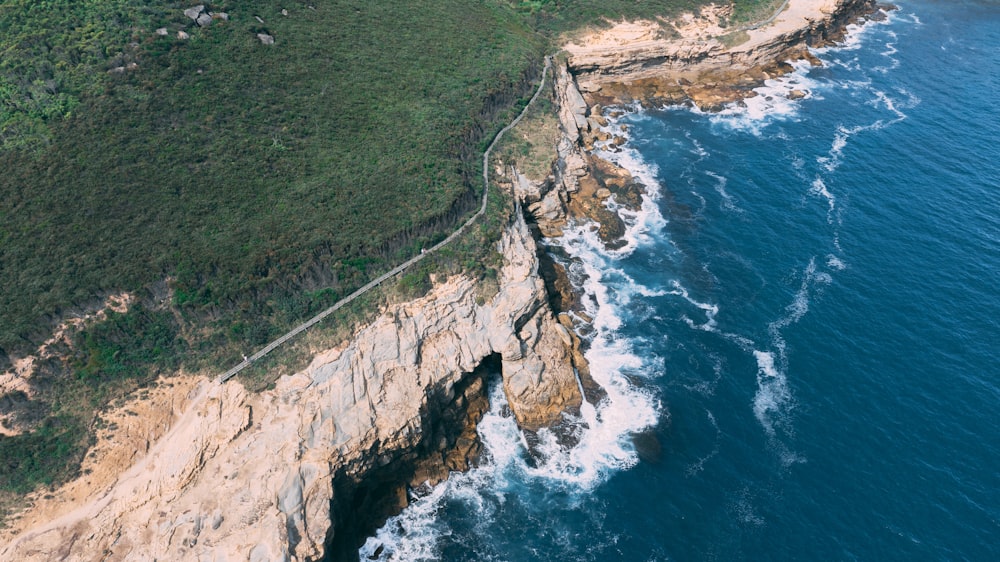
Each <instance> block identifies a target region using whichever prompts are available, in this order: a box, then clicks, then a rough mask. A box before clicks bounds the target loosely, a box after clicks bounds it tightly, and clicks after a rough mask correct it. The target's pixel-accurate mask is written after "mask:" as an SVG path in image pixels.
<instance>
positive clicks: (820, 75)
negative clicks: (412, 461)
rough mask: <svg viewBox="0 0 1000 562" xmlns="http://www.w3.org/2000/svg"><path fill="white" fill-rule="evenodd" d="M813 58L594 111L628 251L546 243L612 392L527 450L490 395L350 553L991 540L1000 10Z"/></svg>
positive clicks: (932, 547)
mask: <svg viewBox="0 0 1000 562" xmlns="http://www.w3.org/2000/svg"><path fill="white" fill-rule="evenodd" d="M815 54H816V55H817V56H818V57H819V58H820V59H821V60H823V61H824V65H823V67H818V68H813V67H810V66H809V65H807V64H805V65H799V66H797V67H796V71H795V72H794V73H792V74H790V75H788V76H785V77H783V78H781V79H778V80H774V81H770V82H768V84H767V85H766V86H764V87H763V88H761V89H760V90H759V91H760V95H759V96H757V97H756V98H752V99H750V100H748V101H747V103H746V106H745V107H744V106H737V105H734V106H732V107H730V108H729V109H727V110H725V111H723V112H721V113H718V114H707V113H701V112H699V111H696V110H692V109H687V108H661V109H656V110H638V109H632V110H630V111H628V112H626V113H625V114H624V115H622V116H621V117H619V118H617V119H615V120H614V122H613V123H612V124H611V125H610V127H611V128H614V129H617V130H621V127H622V126H625V127H626V128H627V135H628V138H629V142H628V143H627V145H626V147H625V149H624V150H622V151H620V152H610V151H608V152H604V155H605V156H606V157H607V158H609V159H611V160H614V161H615V162H617V163H619V164H620V165H622V166H625V167H627V168H628V169H630V170H631V171H632V172H633V174H634V175H635V176H636V177H637V178H639V179H640V180H641V181H642V182H643V183H644V184H645V185H646V186H647V188H648V196H647V198H646V202H645V204H644V206H643V209H642V211H641V212H638V213H633V214H631V215H629V216H628V222H629V225H630V226H629V232H628V241H629V244H628V245H627V246H626V247H625V248H623V249H621V250H619V251H615V252H609V251H606V250H605V249H603V247H602V246H601V244H600V243H599V241H598V240H597V239H596V236H595V235H594V233H592V232H590V231H589V229H587V228H585V227H579V228H574V229H570V230H568V231H567V233H566V235H565V236H564V237H563V238H562V239H561V240H560V241H559V244H560V245H562V246H563V247H564V248H565V250H566V251H567V253H568V254H569V255H571V256H572V258H573V259H572V260H571V261H567V265H569V267H570V272H571V275H572V278H573V279H574V280H575V282H577V283H578V284H579V285H580V287H582V289H583V291H584V292H585V293H586V294H587V295H588V296H587V298H584V302H585V303H586V306H587V311H586V312H587V314H588V316H590V317H591V318H593V323H592V330H591V331H589V332H588V338H589V339H590V349H589V351H588V352H587V356H588V359H589V360H590V362H591V366H592V370H593V373H594V377H595V379H597V380H598V382H600V383H602V384H603V386H604V387H605V388H606V389H607V390H608V399H607V400H606V401H605V402H603V403H602V404H600V405H599V406H598V407H597V408H585V409H584V411H583V412H582V414H581V418H582V419H581V420H580V422H581V423H580V426H581V428H582V429H581V434H580V436H581V441H580V443H579V445H577V446H576V447H574V448H573V449H571V450H569V451H563V450H561V449H560V448H559V447H558V446H557V445H556V444H555V439H554V437H553V436H551V435H547V434H544V433H543V435H542V436H541V437H542V444H541V447H540V448H541V451H542V453H543V454H542V458H541V459H540V460H532V459H530V458H529V456H528V455H527V453H526V449H525V445H524V439H523V437H522V436H521V435H520V433H519V432H518V431H517V428H516V426H515V425H514V423H513V421H512V420H511V419H510V418H509V416H505V412H504V409H503V395H502V392H500V391H499V389H494V391H493V395H492V404H493V408H492V410H491V411H490V412H489V413H488V414H487V416H486V418H485V419H484V420H483V422H482V423H481V424H480V434H481V436H482V438H483V442H484V446H485V449H486V451H487V454H486V458H485V461H484V463H483V466H481V467H480V468H478V469H474V470H472V471H470V472H468V473H465V474H456V475H453V476H452V478H451V479H449V480H448V481H447V482H445V483H443V484H441V485H439V486H437V487H436V488H434V489H433V490H432V491H431V492H430V494H428V495H427V496H425V497H422V498H420V499H419V500H417V501H415V502H414V503H413V504H412V505H411V506H410V507H409V508H407V509H406V510H405V511H404V512H403V513H402V514H400V515H399V516H397V517H394V518H392V519H390V520H389V521H388V522H387V523H386V525H385V526H384V527H383V528H382V529H380V530H379V531H378V533H377V535H376V536H374V537H372V538H370V539H369V540H368V542H367V543H366V545H365V546H364V547H363V548H362V549H361V552H360V553H359V554H360V556H361V558H362V559H369V558H371V559H380V560H406V561H416V560H445V561H470V562H471V561H476V562H485V561H533V560H553V561H606V560H622V561H666V560H725V561H729V560H983V561H992V560H1000V109H998V108H1000V3H998V2H996V1H983V0H978V1H976V0H952V1H947V2H944V1H932V0H909V1H906V2H901V3H900V5H899V10H897V11H894V12H892V13H891V15H890V17H889V19H888V20H887V21H883V22H870V23H868V24H865V25H864V26H861V27H857V26H855V27H853V28H852V29H851V30H850V33H849V35H848V39H847V41H846V42H845V43H844V44H843V45H839V46H836V47H831V48H824V49H819V50H816V51H815ZM792 89H797V90H805V91H808V95H807V96H806V98H805V99H801V100H796V101H790V100H788V99H787V92H788V91H789V90H792Z"/></svg>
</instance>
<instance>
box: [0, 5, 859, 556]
mask: <svg viewBox="0 0 1000 562" xmlns="http://www.w3.org/2000/svg"><path fill="white" fill-rule="evenodd" d="M792 4H796V5H799V4H810V5H817V6H818V5H822V6H827V5H831V6H832V9H831V10H829V11H828V12H823V17H820V18H817V19H815V20H812V21H811V22H810V23H809V25H807V26H805V27H802V26H799V27H797V28H795V29H791V30H789V31H787V32H782V33H773V32H768V31H767V30H763V31H762V32H761V33H762V34H764V35H767V34H768V33H770V35H768V37H769V39H768V40H759V39H758V38H757V37H756V35H755V36H753V37H751V38H750V39H748V42H747V43H744V44H742V45H739V46H736V47H733V48H727V47H725V46H724V45H722V43H719V42H718V41H716V40H714V39H713V40H709V41H703V42H702V43H704V45H702V44H701V43H697V42H696V43H694V44H693V43H690V42H685V41H686V40H685V39H684V38H683V37H682V38H681V39H680V40H677V39H672V40H671V41H672V43H671V41H659V40H657V42H654V43H652V44H650V43H649V42H648V41H646V40H645V39H643V40H642V41H638V42H633V43H634V44H630V43H629V42H628V41H625V40H622V41H619V42H618V44H617V47H616V46H614V45H612V46H610V47H608V48H607V49H603V50H602V49H601V48H596V47H593V46H591V47H587V49H589V50H587V49H584V50H579V49H577V50H574V49H573V48H572V46H569V47H567V56H566V59H565V61H564V63H563V64H561V65H559V67H558V68H557V69H556V73H557V76H556V81H555V85H554V97H555V100H556V103H557V106H558V112H559V115H558V117H559V124H560V129H561V133H562V134H561V139H560V140H559V143H558V145H557V146H556V147H554V150H553V153H552V162H553V165H552V169H551V174H550V175H549V176H548V177H547V178H545V179H544V180H542V181H532V180H530V179H528V178H526V177H524V175H522V174H521V173H519V172H518V171H517V170H516V169H514V168H512V167H507V166H501V167H500V169H499V170H498V171H499V172H500V173H501V175H502V176H504V177H505V178H506V180H507V182H508V185H509V189H511V190H512V191H513V193H514V195H515V199H516V200H517V201H519V202H520V204H521V205H523V206H524V208H523V212H518V213H517V214H516V216H515V217H514V221H513V222H512V224H510V225H509V226H508V227H507V228H506V230H505V232H504V233H503V236H502V239H501V240H500V242H499V248H500V251H501V253H502V254H503V255H504V258H505V263H504V266H503V268H502V270H501V272H500V274H499V278H498V280H499V285H500V290H499V292H498V293H497V294H496V296H494V297H493V298H492V299H490V300H489V301H488V302H482V301H481V300H480V299H478V298H477V291H476V286H475V282H474V281H473V280H471V279H468V278H465V277H454V278H451V279H447V280H442V281H441V282H439V283H437V284H436V285H435V287H434V288H433V289H432V290H431V292H430V293H429V294H427V295H426V296H424V297H422V298H419V299H416V300H414V301H412V302H408V303H403V304H399V305H394V306H391V307H389V308H388V309H387V310H386V311H385V312H384V313H383V314H382V315H381V316H379V318H378V319H376V320H375V321H374V322H373V323H372V324H371V325H369V326H368V327H366V328H364V329H363V330H361V331H359V333H358V334H356V337H355V338H354V339H353V340H352V341H351V342H347V343H345V344H343V345H341V346H338V347H337V348H334V349H331V350H327V351H324V352H322V353H319V354H317V355H316V357H315V358H314V360H313V361H312V364H311V365H310V366H309V367H308V368H307V369H305V370H304V371H302V372H300V373H297V374H295V375H292V376H289V377H284V378H282V379H280V380H279V381H278V383H277V384H276V387H275V388H274V389H273V390H269V391H265V392H262V393H259V394H249V393H247V392H246V391H245V390H244V389H242V388H241V387H239V386H238V385H226V386H217V385H212V383H211V382H209V381H201V382H197V383H191V384H180V385H177V387H176V389H174V390H173V391H171V390H164V392H163V393H161V394H164V393H165V394H166V397H164V396H159V397H158V398H157V399H158V400H161V402H162V403H165V404H169V405H170V406H169V412H168V413H167V414H165V415H163V416H161V417H160V418H158V419H157V420H156V424H157V426H156V427H152V426H147V425H143V422H142V421H141V420H134V424H135V425H134V426H133V427H130V429H129V430H128V431H126V432H125V433H126V434H127V435H130V436H131V437H132V438H133V439H132V440H131V441H129V443H128V444H127V446H128V447H132V448H133V449H134V451H133V452H132V454H131V455H129V456H128V458H129V459H132V461H131V462H134V464H132V466H131V468H128V469H127V470H124V471H123V469H122V466H121V465H118V466H114V465H113V463H108V462H104V463H103V464H102V462H101V459H102V458H103V457H101V456H100V455H97V456H96V457H94V458H88V460H87V461H86V462H85V466H84V473H85V474H84V476H82V477H81V478H80V479H79V481H77V482H73V483H70V484H69V485H67V486H64V487H63V488H61V489H60V490H58V491H56V492H55V493H54V494H51V495H50V496H49V497H37V498H33V502H34V507H33V508H31V509H28V510H26V511H25V512H24V513H22V514H21V515H20V516H19V518H18V519H17V520H16V521H13V522H12V525H11V527H9V528H8V529H3V530H0V540H3V541H5V542H6V543H7V544H6V545H5V546H0V560H124V559H136V558H142V559H147V558H148V559H152V558H158V559H201V558H203V557H206V558H209V559H212V560H320V559H326V560H334V559H347V558H349V557H350V556H352V555H353V554H352V553H356V552H357V548H358V546H360V541H362V540H363V539H364V537H365V536H366V535H367V534H369V533H370V532H371V531H372V530H373V529H374V528H375V527H376V526H378V525H380V524H381V523H382V522H383V521H384V520H385V518H386V517H387V516H389V515H391V514H393V513H395V512H398V510H399V509H401V508H402V507H404V506H405V505H406V504H407V502H408V495H409V491H410V490H412V489H417V488H420V487H422V486H428V485H433V484H434V483H436V482H439V481H441V480H442V479H444V478H446V477H447V475H448V473H449V472H450V471H454V470H466V469H467V468H468V467H469V466H470V464H474V463H475V462H476V459H477V458H478V456H479V452H480V445H479V443H478V438H477V436H476V432H475V429H476V424H477V423H478V421H479V419H481V417H482V415H483V413H484V412H485V411H486V409H487V408H488V406H489V404H488V400H487V388H488V386H489V383H490V380H493V378H494V377H501V379H502V384H503V387H504V390H505V394H506V396H507V399H508V401H509V404H510V408H511V411H512V414H513V415H514V417H515V418H516V420H517V422H518V424H519V426H520V427H522V428H523V429H524V430H526V431H528V432H531V431H534V430H537V429H539V428H542V427H550V426H553V425H558V424H559V423H560V422H561V421H562V419H563V414H564V412H569V413H576V412H578V411H579V408H580V406H581V404H582V403H583V400H588V401H590V402H593V403H596V402H598V401H599V400H600V399H601V397H602V390H601V388H600V387H599V386H598V385H597V384H596V383H594V381H593V380H592V379H591V378H590V376H589V367H588V365H587V361H586V359H585V357H584V353H585V351H586V341H585V338H581V337H580V335H578V334H584V335H585V334H586V331H587V323H588V320H589V319H588V318H586V316H585V314H584V313H583V311H582V308H581V307H580V306H579V298H580V295H578V294H577V292H576V290H575V289H574V287H573V285H572V283H571V282H570V280H569V278H568V276H567V274H566V271H565V268H564V267H563V266H562V265H561V264H560V260H558V259H553V256H552V255H551V254H550V253H549V251H548V250H547V248H546V238H551V237H557V236H559V235H561V234H562V232H563V229H564V228H566V227H567V226H568V225H570V224H571V223H575V222H577V221H588V222H590V223H592V224H593V228H594V229H595V230H596V232H597V234H598V236H599V237H600V239H601V240H602V242H603V243H604V244H605V245H606V246H607V247H608V248H609V249H611V250H615V249H620V248H622V247H623V246H624V245H625V241H624V240H623V236H624V234H625V232H626V223H625V221H624V220H623V219H622V217H621V216H620V215H619V214H618V213H617V212H616V210H615V209H626V210H632V211H635V210H637V209H638V208H639V207H640V206H641V204H642V200H643V195H644V186H643V185H642V184H641V182H639V181H637V180H636V179H635V178H633V177H632V175H631V174H630V173H629V172H628V171H627V170H625V169H623V168H620V167H618V166H616V165H615V164H612V163H610V162H607V161H605V160H602V159H600V158H598V157H597V156H595V155H594V148H595V146H600V147H609V148H612V149H613V148H614V147H616V146H619V145H621V144H622V143H624V138H623V137H621V136H616V135H615V133H614V132H613V131H609V129H608V121H607V117H606V115H605V111H606V110H605V108H606V107H607V106H609V105H618V104H626V103H633V102H636V101H639V102H642V103H647V104H666V103H690V104H694V105H698V106H699V107H702V108H704V109H712V108H717V107H719V106H720V105H721V104H723V103H726V102H729V101H733V100H739V99H742V98H744V97H747V96H749V95H752V88H753V87H756V86H757V85H760V83H762V81H763V80H764V79H766V78H769V77H772V76H775V75H776V74H778V73H781V72H787V70H788V67H787V64H786V63H785V61H786V60H789V59H796V58H808V57H809V54H808V50H807V49H806V46H816V45H819V44H822V43H823V42H828V41H834V40H837V39H838V38H840V37H842V33H843V29H844V27H845V26H846V25H847V24H848V23H850V22H852V21H856V19H857V18H859V17H865V16H869V15H870V14H872V13H873V12H874V10H875V9H876V7H875V4H874V0H798V1H796V0H793V2H792ZM779 19H780V18H779ZM613 29H614V28H612V31H613ZM602 33H604V32H602ZM755 33H756V32H755ZM671 45H672V46H671ZM692 45H694V46H692ZM664 49H668V50H666V51H665V50H664ZM669 49H672V50H669ZM609 203H613V204H612V205H610V206H609ZM519 210H520V209H519ZM552 251H554V249H553V250H552ZM581 389H582V393H581ZM171 392H173V393H174V394H171ZM125 409H130V410H129V411H132V410H140V411H141V410H142V408H141V407H138V406H136V404H129V405H126V406H124V407H123V410H125ZM143 436H145V441H144V442H143ZM108 438H109V439H112V438H111V437H108ZM119 439H121V437H119ZM568 444H571V443H568ZM116 458H121V457H116ZM102 471H103V472H102Z"/></svg>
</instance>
